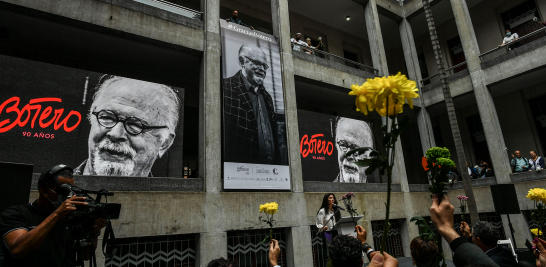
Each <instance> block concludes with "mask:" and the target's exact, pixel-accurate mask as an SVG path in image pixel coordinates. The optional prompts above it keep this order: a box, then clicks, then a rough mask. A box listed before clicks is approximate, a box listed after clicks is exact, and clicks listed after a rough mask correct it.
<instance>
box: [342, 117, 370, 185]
mask: <svg viewBox="0 0 546 267" xmlns="http://www.w3.org/2000/svg"><path fill="white" fill-rule="evenodd" d="M335 137H336V139H335V142H336V143H335V146H336V149H337V155H338V164H339V180H338V181H339V182H342V183H366V182H367V181H368V178H367V176H366V169H368V167H362V166H358V165H356V163H355V162H356V161H358V160H361V159H366V158H370V156H369V154H370V151H366V152H364V153H361V154H358V153H355V154H353V155H351V156H349V157H345V154H346V153H347V152H348V151H350V150H352V149H355V148H358V147H372V148H373V135H372V128H371V127H370V125H369V124H368V123H367V122H365V121H360V120H353V119H348V118H343V117H338V119H337V124H336V129H335Z"/></svg>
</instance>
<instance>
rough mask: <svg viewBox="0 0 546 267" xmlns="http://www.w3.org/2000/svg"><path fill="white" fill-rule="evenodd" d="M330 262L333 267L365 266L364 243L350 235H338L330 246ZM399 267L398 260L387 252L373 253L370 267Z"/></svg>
mask: <svg viewBox="0 0 546 267" xmlns="http://www.w3.org/2000/svg"><path fill="white" fill-rule="evenodd" d="M328 251H329V252H330V260H331V262H332V266H333V267H361V266H363V265H364V261H363V259H362V255H363V254H362V243H361V241H359V240H358V239H356V238H354V237H352V236H349V235H338V236H336V237H335V238H334V240H332V243H330V245H328ZM380 266H382V267H397V266H398V260H396V259H395V258H393V257H392V256H391V255H389V254H388V253H387V252H384V254H383V255H381V253H380V252H379V251H374V252H372V253H371V261H370V263H369V264H368V267H380Z"/></svg>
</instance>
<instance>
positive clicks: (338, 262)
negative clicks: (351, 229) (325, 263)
mask: <svg viewBox="0 0 546 267" xmlns="http://www.w3.org/2000/svg"><path fill="white" fill-rule="evenodd" d="M328 251H329V252H330V260H331V261H332V265H333V266H334V267H360V266H362V263H363V261H362V247H361V243H360V241H358V239H356V238H354V237H352V236H348V235H338V236H336V237H335V238H334V240H332V243H330V245H329V246H328Z"/></svg>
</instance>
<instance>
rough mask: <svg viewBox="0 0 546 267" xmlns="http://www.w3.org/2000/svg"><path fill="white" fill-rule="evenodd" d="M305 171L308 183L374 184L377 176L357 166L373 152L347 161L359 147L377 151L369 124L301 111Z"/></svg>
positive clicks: (303, 171)
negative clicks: (350, 154)
mask: <svg viewBox="0 0 546 267" xmlns="http://www.w3.org/2000/svg"><path fill="white" fill-rule="evenodd" d="M298 124H299V134H300V155H301V168H302V175H303V180H304V181H321V182H340V183H374V182H380V179H379V176H378V175H377V173H374V174H371V175H366V174H365V171H366V169H367V167H360V166H358V165H356V164H355V161H356V160H359V159H364V158H369V152H366V153H364V154H360V155H353V156H350V157H344V155H345V153H346V152H347V151H349V150H351V149H355V148H357V147H372V148H374V147H375V144H374V138H373V130H372V129H373V126H372V124H371V123H369V122H365V121H361V120H355V119H349V118H345V117H338V116H332V115H325V114H320V113H315V112H310V111H306V110H298Z"/></svg>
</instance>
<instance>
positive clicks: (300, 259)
mask: <svg viewBox="0 0 546 267" xmlns="http://www.w3.org/2000/svg"><path fill="white" fill-rule="evenodd" d="M286 239H287V242H286V254H287V255H286V256H287V257H286V259H287V261H288V262H287V264H288V267H299V266H303V267H306V266H308V267H313V250H312V243H311V241H312V240H311V228H310V227H309V226H307V225H304V226H294V227H291V228H289V229H287V231H286Z"/></svg>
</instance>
